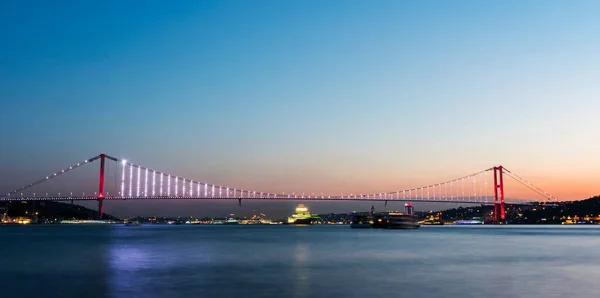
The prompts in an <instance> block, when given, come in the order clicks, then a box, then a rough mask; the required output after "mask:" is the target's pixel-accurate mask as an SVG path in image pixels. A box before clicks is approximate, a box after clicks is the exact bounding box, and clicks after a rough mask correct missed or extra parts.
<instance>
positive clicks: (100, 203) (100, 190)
mask: <svg viewBox="0 0 600 298" xmlns="http://www.w3.org/2000/svg"><path fill="white" fill-rule="evenodd" d="M105 159H106V154H104V153H101V154H100V183H99V185H98V196H97V199H98V219H102V213H103V211H104V162H105Z"/></svg>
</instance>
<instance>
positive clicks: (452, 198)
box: [0, 153, 559, 222]
mask: <svg viewBox="0 0 600 298" xmlns="http://www.w3.org/2000/svg"><path fill="white" fill-rule="evenodd" d="M97 161H99V163H100V172H99V176H98V190H97V191H94V192H87V193H88V195H87V196H86V195H85V192H82V193H81V195H78V194H74V193H73V192H63V195H61V193H58V194H54V195H53V194H49V192H39V191H38V192H37V195H36V192H32V191H31V190H32V189H33V188H34V187H36V188H37V186H39V185H41V184H44V183H48V181H50V180H52V179H54V178H56V177H59V176H61V175H64V174H66V173H68V172H71V171H74V170H77V169H79V168H81V167H84V166H88V165H89V164H92V163H94V162H97ZM108 162H112V163H116V164H117V168H119V170H120V175H118V176H119V180H120V181H118V182H119V183H117V184H118V188H119V189H118V190H116V191H114V192H112V193H111V192H109V191H105V190H106V189H105V168H106V166H107V163H108ZM504 176H507V177H509V178H511V179H514V180H515V181H517V182H518V183H520V184H522V185H523V186H525V187H527V188H528V189H530V190H531V191H533V192H535V193H536V194H537V195H539V196H540V197H541V198H542V199H543V200H544V201H546V202H559V200H558V199H557V198H556V197H554V196H552V195H550V194H549V193H547V192H545V191H543V190H542V189H541V188H539V187H537V186H535V185H534V184H533V183H531V182H530V181H528V180H526V179H524V178H522V177H520V176H518V175H517V174H515V173H514V172H511V171H510V170H508V169H506V168H505V167H503V166H494V167H490V168H487V169H484V170H481V171H479V172H476V173H473V174H470V175H466V176H461V177H459V178H455V179H451V180H447V181H443V182H439V183H434V184H429V185H426V186H422V187H416V188H410V189H401V190H396V191H386V192H381V193H369V194H350V195H344V194H339V195H324V194H323V193H322V194H321V195H314V194H311V195H305V194H304V193H296V192H290V193H273V192H265V191H256V190H248V189H240V188H235V187H228V186H222V185H214V184H210V183H207V182H202V181H198V180H194V179H187V178H185V177H181V176H177V175H172V174H168V173H164V172H161V171H158V170H155V169H151V168H148V167H144V166H141V165H137V164H134V163H132V162H130V161H127V160H123V159H118V158H115V157H112V156H109V155H106V154H104V153H102V154H99V155H97V156H94V157H92V158H89V159H86V160H83V161H81V162H78V163H76V164H74V165H72V166H69V167H67V168H64V169H61V170H59V171H56V172H54V173H52V174H50V175H48V176H45V177H43V178H41V179H39V180H37V181H35V182H32V183H29V184H27V185H24V186H22V187H19V188H16V189H14V190H13V191H10V192H7V193H5V194H4V195H3V196H2V197H0V201H81V200H87V201H89V200H94V201H98V216H99V218H102V214H103V209H104V201H105V200H206V199H210V200H215V199H218V200H238V202H239V204H240V205H241V203H242V200H302V201H304V200H306V201H385V202H386V204H387V202H388V201H412V202H437V203H472V204H493V205H494V218H495V221H496V222H503V221H504V220H505V204H516V203H515V202H506V201H505V193H504V185H505V183H504ZM488 180H491V181H490V182H491V183H490V184H488ZM490 185H491V195H488V191H489V189H490ZM92 193H93V195H91V194H92ZM40 194H41V195H40Z"/></svg>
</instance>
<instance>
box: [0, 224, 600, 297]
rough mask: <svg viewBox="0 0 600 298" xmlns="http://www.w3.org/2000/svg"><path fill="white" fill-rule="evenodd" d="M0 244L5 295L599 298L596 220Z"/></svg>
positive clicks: (94, 231) (36, 236)
mask: <svg viewBox="0 0 600 298" xmlns="http://www.w3.org/2000/svg"><path fill="white" fill-rule="evenodd" d="M0 243H1V245H0V255H1V256H2V259H1V260H2V262H1V263H0V281H1V282H2V289H3V294H4V295H6V297H39V296H51V297H58V296H60V297H148V298H150V297H297V298H301V297H302V298H304V297H315V296H319V297H332V296H343V297H382V296H398V295H399V293H401V294H402V295H401V296H415V297H424V296H427V297H502V298H505V297H510V296H512V297H561V296H571V297H584V296H587V297H597V296H600V283H598V280H600V263H598V262H597V260H598V256H600V255H599V254H598V248H599V247H600V227H597V226H596V227H593V226H586V227H582V226H577V227H562V226H555V227H549V226H534V227H517V226H501V227H490V226H481V227H456V226H442V227H423V228H421V229H418V230H413V231H388V230H351V229H350V228H348V227H347V226H308V227H294V226H138V227H124V226H28V227H0ZM31 284H33V285H35V286H30V285H31ZM4 295H3V296H4Z"/></svg>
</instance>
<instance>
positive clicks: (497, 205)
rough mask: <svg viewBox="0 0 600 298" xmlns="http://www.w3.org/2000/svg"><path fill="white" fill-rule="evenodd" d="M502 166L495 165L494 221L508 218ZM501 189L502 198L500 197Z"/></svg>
mask: <svg viewBox="0 0 600 298" xmlns="http://www.w3.org/2000/svg"><path fill="white" fill-rule="evenodd" d="M503 170H504V168H503V167H502V166H498V167H494V221H495V222H496V223H500V222H504V220H505V219H506V217H505V213H504V181H503V179H502V172H503ZM498 190H500V198H498Z"/></svg>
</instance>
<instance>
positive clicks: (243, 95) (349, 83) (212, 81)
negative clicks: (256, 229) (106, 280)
mask: <svg viewBox="0 0 600 298" xmlns="http://www.w3.org/2000/svg"><path fill="white" fill-rule="evenodd" d="M598 15H600V3H598V2H597V1H570V2H565V1H533V0H531V1H512V0H509V1H485V2H483V1H466V0H465V1H435V0H432V1H378V2H365V1H337V0H332V1H298V2H287V1H286V2H281V1H251V2H248V1H201V2H197V1H177V2H174V3H167V2H160V1H157V2H145V3H144V4H143V5H141V4H140V3H139V2H138V1H112V0H110V1H103V2H102V4H101V5H100V4H96V3H88V2H69V3H67V2H52V3H50V2H48V3H44V2H40V3H36V4H35V5H31V3H27V2H23V1H12V0H10V1H3V2H2V3H0V25H1V27H2V28H3V29H2V30H1V31H0V32H2V37H3V40H4V41H5V45H6V46H5V47H2V48H1V49H0V96H1V98H2V100H1V101H0V109H1V110H2V111H3V113H2V123H3V125H0V136H1V142H2V146H0V168H1V169H2V171H0V191H2V192H3V193H4V192H6V191H10V190H12V189H13V188H15V187H19V186H22V185H24V184H26V183H30V182H32V181H34V180H36V179H39V178H40V177H42V176H43V175H46V174H49V173H52V172H53V171H55V170H58V169H60V168H62V167H64V166H65V165H69V164H71V163H73V162H77V161H78V160H81V159H84V158H89V157H92V156H94V155H96V154H99V153H100V152H106V153H108V154H111V155H114V156H115V157H118V158H123V159H128V160H132V161H133V162H135V163H137V164H141V165H144V166H149V167H152V168H155V169H160V170H163V171H166V172H169V173H174V174H177V175H181V176H183V177H186V178H189V179H195V180H197V181H204V182H208V183H213V184H217V185H232V186H235V187H240V188H247V189H257V190H261V191H263V190H264V191H269V192H276V193H281V192H293V191H300V192H302V191H304V192H307V193H309V192H310V193H312V192H315V193H320V192H324V193H331V194H333V193H342V192H354V193H361V192H362V193H374V192H383V191H395V190H400V189H408V188H413V187H421V186H426V185H429V184H431V183H438V182H442V181H445V180H447V179H452V178H456V177H459V176H462V175H468V174H470V173H472V172H474V171H480V170H482V169H485V168H489V167H492V166H495V165H504V166H506V167H507V168H509V169H511V170H514V171H515V172H517V173H519V174H520V175H522V176H524V177H526V178H528V179H530V180H531V181H533V182H535V183H536V184H537V185H538V186H540V187H541V188H543V189H544V190H546V191H548V192H550V193H551V194H553V195H554V196H556V197H558V198H561V199H566V200H578V199H585V198H588V197H591V196H594V195H597V194H599V193H600V189H598V185H597V180H598V178H597V176H598V175H597V169H598V168H599V167H600V155H598V152H600V140H598V138H596V137H595V136H596V135H597V128H598V127H600V120H599V119H600V118H599V117H598V116H597V113H598V111H599V110H600V100H598V98H600V85H598V83H597V82H600V56H599V55H597V53H599V52H600V40H599V39H598V38H597V36H600V19H599V18H598V17H597V16H598ZM96 169H97V168H96V167H95V166H94V167H93V169H90V170H89V172H84V173H83V174H77V175H76V176H75V177H72V178H73V179H74V180H72V181H73V182H70V183H75V184H77V185H76V187H79V186H81V185H83V184H86V183H89V184H90V185H92V186H93V185H94V184H96V183H97V182H96V181H95V180H84V178H86V177H92V175H94V174H97V173H96ZM111 170H112V171H115V168H112V169H111ZM85 171H88V170H87V169H86V170H85ZM111 177H113V178H114V175H113V176H111ZM67 181H68V180H61V181H59V182H58V184H57V185H56V186H55V187H56V189H69V187H70V186H69V185H62V184H61V183H67ZM88 181H89V182H88ZM507 183H511V182H507ZM511 191H512V192H507V194H506V195H507V197H509V198H535V194H531V193H530V192H528V191H527V190H526V189H524V188H517V187H514V188H511ZM490 195H491V194H490ZM297 203H298V202H295V203H274V202H264V203H261V202H251V203H244V207H243V208H246V207H245V206H246V204H248V205H247V206H253V208H254V207H256V208H254V209H257V210H258V209H261V210H267V211H268V210H273V212H284V210H285V211H286V214H287V213H289V212H291V211H292V209H290V207H291V208H293V206H294V204H297ZM315 204H317V205H315V206H316V207H311V209H314V210H315V212H327V211H328V210H331V211H332V212H333V211H337V212H340V211H343V210H344V209H354V208H350V207H354V206H355V207H356V208H364V207H365V206H366V207H367V208H369V207H370V205H369V206H367V205H368V204H369V203H366V204H367V205H365V204H363V203H356V205H354V204H355V203H344V202H342V203H315ZM396 204H397V203H396ZM381 205H383V203H381ZM86 206H87V205H86ZM117 206H118V207H117ZM346 206H347V207H346ZM416 206H417V208H419V209H420V210H424V209H427V208H428V205H416ZM119 208H120V209H119ZM235 208H238V206H237V205H236V202H233V201H232V202H202V201H194V202H186V201H179V202H118V203H117V202H114V203H111V202H108V203H107V204H106V212H108V213H112V214H115V215H117V216H126V215H149V214H150V213H153V214H157V215H160V214H159V213H160V212H165V214H164V215H176V214H182V215H185V214H184V213H185V212H189V213H190V215H196V214H198V215H202V212H205V211H207V210H211V212H213V211H214V212H221V213H223V214H227V213H235V212H231V211H229V210H230V209H235ZM248 208H250V207H248ZM432 209H435V208H432ZM238 210H240V209H238ZM321 210H323V211H321ZM194 212H195V213H194Z"/></svg>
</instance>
